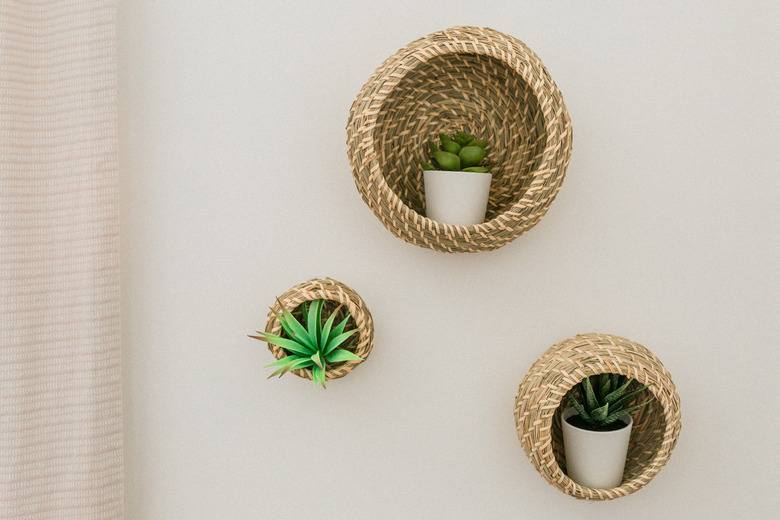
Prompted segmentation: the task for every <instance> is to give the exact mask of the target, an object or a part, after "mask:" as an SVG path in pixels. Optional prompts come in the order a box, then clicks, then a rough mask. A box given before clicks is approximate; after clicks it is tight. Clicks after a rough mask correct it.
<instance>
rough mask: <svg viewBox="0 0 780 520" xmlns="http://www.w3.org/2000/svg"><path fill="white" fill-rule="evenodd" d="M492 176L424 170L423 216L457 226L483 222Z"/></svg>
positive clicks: (487, 174) (488, 174)
mask: <svg viewBox="0 0 780 520" xmlns="http://www.w3.org/2000/svg"><path fill="white" fill-rule="evenodd" d="M492 178H493V176H492V175H491V174H490V173H476V172H448V171H441V170H426V171H425V176H424V180H425V211H426V216H427V217H428V218H429V219H433V220H436V221H438V222H444V223H445V224H455V225H458V226H471V225H472V224H481V223H483V222H484V221H485V212H486V211H487V203H488V196H489V195H490V181H491V180H492Z"/></svg>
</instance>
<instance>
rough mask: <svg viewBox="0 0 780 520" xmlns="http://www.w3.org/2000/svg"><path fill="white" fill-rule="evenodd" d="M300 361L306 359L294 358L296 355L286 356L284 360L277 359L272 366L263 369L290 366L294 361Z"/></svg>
mask: <svg viewBox="0 0 780 520" xmlns="http://www.w3.org/2000/svg"><path fill="white" fill-rule="evenodd" d="M299 359H306V358H302V357H301V356H294V355H291V356H284V357H283V358H282V359H277V360H276V361H274V362H273V363H270V364H268V365H266V366H264V367H263V368H268V367H281V366H284V365H288V364H290V363H292V362H294V361H297V360H299Z"/></svg>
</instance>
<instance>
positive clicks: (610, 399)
mask: <svg viewBox="0 0 780 520" xmlns="http://www.w3.org/2000/svg"><path fill="white" fill-rule="evenodd" d="M633 380H634V378H633V377H631V378H629V379H628V380H627V381H626V382H625V383H623V384H622V385H620V386H619V387H618V388H616V389H615V390H614V391H613V392H612V393H610V394H609V395H607V396H606V397H605V398H604V400H605V401H606V402H607V403H609V404H611V405H612V406H613V407H614V406H615V401H617V400H618V399H619V398H620V396H621V395H623V392H625V391H626V389H627V388H628V385H630V384H631V381H633Z"/></svg>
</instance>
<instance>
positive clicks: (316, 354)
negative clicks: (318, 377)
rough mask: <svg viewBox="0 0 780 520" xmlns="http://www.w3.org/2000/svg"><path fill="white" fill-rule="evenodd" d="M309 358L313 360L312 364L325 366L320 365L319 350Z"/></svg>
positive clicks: (320, 354)
mask: <svg viewBox="0 0 780 520" xmlns="http://www.w3.org/2000/svg"><path fill="white" fill-rule="evenodd" d="M311 360H312V361H314V364H315V365H317V366H318V367H320V368H325V367H324V366H322V353H321V352H320V351H319V350H318V351H317V352H315V353H314V354H313V355H312V356H311Z"/></svg>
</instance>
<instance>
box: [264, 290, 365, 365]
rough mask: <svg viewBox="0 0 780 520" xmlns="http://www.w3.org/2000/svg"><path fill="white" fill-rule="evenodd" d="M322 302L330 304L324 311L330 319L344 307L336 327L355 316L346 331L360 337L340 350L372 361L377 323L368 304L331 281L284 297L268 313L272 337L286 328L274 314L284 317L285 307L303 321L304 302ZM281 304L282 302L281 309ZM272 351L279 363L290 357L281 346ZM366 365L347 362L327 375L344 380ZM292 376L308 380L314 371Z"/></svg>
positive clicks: (291, 291)
mask: <svg viewBox="0 0 780 520" xmlns="http://www.w3.org/2000/svg"><path fill="white" fill-rule="evenodd" d="M319 299H323V300H326V302H325V305H324V307H323V311H322V313H323V316H330V314H331V313H332V312H333V311H334V310H336V308H337V307H338V306H339V305H342V307H341V309H340V310H339V313H338V316H337V317H336V323H338V322H339V321H340V320H343V319H344V317H346V315H347V313H349V314H351V315H352V318H351V319H350V321H349V322H348V323H347V328H346V330H351V329H353V328H355V329H357V333H356V334H353V335H352V336H351V337H350V338H349V339H348V340H347V341H346V342H345V343H344V344H342V346H341V347H339V348H344V349H346V350H349V351H351V352H354V353H355V354H357V355H358V356H360V357H362V358H363V361H365V360H366V359H368V355H369V354H370V353H371V348H372V347H373V345H374V320H373V318H372V317H371V312H370V311H369V310H368V307H366V303H365V302H364V301H363V299H362V298H361V297H360V296H359V295H358V293H356V292H355V291H354V290H353V289H351V288H350V287H348V286H346V285H344V284H343V283H341V282H337V281H336V280H333V279H331V278H314V279H312V280H309V281H307V282H303V283H301V284H298V285H296V286H295V287H293V288H291V289H290V290H288V291H287V292H286V293H284V294H283V295H281V296H280V297H279V299H278V300H277V301H276V302H274V304H273V306H272V307H271V309H272V311H269V312H268V321H267V322H266V325H265V331H266V332H268V333H271V334H277V335H279V334H281V332H282V324H281V323H279V320H278V319H277V318H276V316H274V312H276V313H277V314H281V312H282V307H281V305H284V308H286V309H287V310H289V311H290V312H292V313H293V315H294V316H296V318H298V320H299V321H300V319H301V312H302V309H301V304H302V303H303V302H308V301H311V300H319ZM279 302H281V305H280V303H279ZM268 348H269V350H270V351H271V353H272V354H273V355H274V357H275V358H276V359H281V358H283V357H285V356H286V355H287V352H286V351H285V350H284V349H283V348H281V347H279V346H277V345H271V344H270V343H269V344H268ZM363 361H345V362H342V363H335V364H333V365H328V367H327V369H326V371H325V379H326V380H331V379H338V378H339V377H344V376H345V375H347V374H348V373H350V372H351V371H352V370H354V368H355V367H356V366H358V365H359V364H360V363H362V362H363ZM292 373H293V374H295V375H297V376H300V377H304V378H306V379H311V378H312V373H311V370H310V369H308V368H307V369H302V370H293V371H292Z"/></svg>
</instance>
